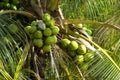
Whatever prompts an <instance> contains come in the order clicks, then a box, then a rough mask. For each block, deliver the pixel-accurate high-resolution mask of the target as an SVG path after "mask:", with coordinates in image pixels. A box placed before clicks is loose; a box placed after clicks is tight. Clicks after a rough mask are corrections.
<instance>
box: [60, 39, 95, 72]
mask: <svg viewBox="0 0 120 80" xmlns="http://www.w3.org/2000/svg"><path fill="white" fill-rule="evenodd" d="M60 44H61V47H62V48H64V49H65V50H67V51H66V52H67V54H68V55H69V56H70V57H71V58H72V60H73V61H74V62H75V64H76V65H78V66H79V67H80V68H81V69H83V70H86V69H87V68H88V64H87V62H88V61H89V60H91V59H93V58H94V54H93V53H91V52H89V51H88V50H87V48H86V46H85V45H84V44H78V43H77V42H76V41H74V40H70V39H68V38H64V39H62V40H61V42H60Z"/></svg>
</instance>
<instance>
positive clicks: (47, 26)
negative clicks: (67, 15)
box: [24, 13, 59, 52]
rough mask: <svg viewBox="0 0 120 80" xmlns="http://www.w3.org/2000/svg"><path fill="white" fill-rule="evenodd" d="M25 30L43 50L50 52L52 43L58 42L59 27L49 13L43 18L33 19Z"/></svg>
mask: <svg viewBox="0 0 120 80" xmlns="http://www.w3.org/2000/svg"><path fill="white" fill-rule="evenodd" d="M24 30H25V32H26V33H27V35H28V36H29V37H30V39H31V40H32V41H33V45H34V46H35V47H37V48H40V49H41V50H43V52H50V51H51V49H52V44H55V43H57V34H58V33H59V28H58V27H57V26H56V25H55V21H54V19H52V17H51V16H50V14H48V13H46V14H44V15H43V17H42V20H37V21H32V22H31V24H30V25H28V26H26V27H25V28H24Z"/></svg>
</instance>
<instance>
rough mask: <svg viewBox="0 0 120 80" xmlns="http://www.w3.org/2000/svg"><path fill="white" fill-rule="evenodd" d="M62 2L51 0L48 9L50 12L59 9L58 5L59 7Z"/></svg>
mask: <svg viewBox="0 0 120 80" xmlns="http://www.w3.org/2000/svg"><path fill="white" fill-rule="evenodd" d="M60 1H61V0H50V1H49V3H48V6H47V8H48V9H49V10H50V11H54V10H56V9H57V8H58V5H59V2H60Z"/></svg>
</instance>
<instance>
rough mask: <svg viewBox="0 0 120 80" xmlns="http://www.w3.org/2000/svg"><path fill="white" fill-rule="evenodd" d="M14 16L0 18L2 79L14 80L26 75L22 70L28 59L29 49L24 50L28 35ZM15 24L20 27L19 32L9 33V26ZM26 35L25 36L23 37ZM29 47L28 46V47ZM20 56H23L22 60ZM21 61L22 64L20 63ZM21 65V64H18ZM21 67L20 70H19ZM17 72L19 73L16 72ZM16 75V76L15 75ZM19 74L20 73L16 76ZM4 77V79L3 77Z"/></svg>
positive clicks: (0, 77) (0, 76)
mask: <svg viewBox="0 0 120 80" xmlns="http://www.w3.org/2000/svg"><path fill="white" fill-rule="evenodd" d="M10 17H12V16H7V15H2V16H0V37H1V39H0V46H1V47H0V60H1V62H2V63H3V67H4V68H3V69H1V71H0V73H1V74H2V75H0V79H2V80H3V79H7V80H13V79H12V78H13V77H14V76H15V78H18V77H23V78H25V75H23V74H24V73H23V72H22V70H21V68H22V66H23V64H24V63H25V61H22V62H21V60H24V59H23V58H24V57H25V59H26V55H24V54H26V53H27V51H28V49H26V48H25V50H23V48H24V47H23V46H25V44H26V42H28V40H27V36H26V33H25V32H24V31H23V26H22V24H21V23H20V22H19V21H15V20H13V19H12V18H10ZM10 24H15V25H17V27H18V32H17V33H16V34H14V33H11V32H10V31H9V25H10ZM23 34H24V35H23ZM28 44H29V43H28ZM27 47H28V45H27ZM23 52H24V53H23ZM20 56H23V57H21V58H20ZM19 60H20V63H19ZM18 63H19V64H18ZM19 67H20V68H19ZM16 68H17V69H16ZM16 71H17V72H16ZM14 73H15V75H14ZM17 73H20V74H19V75H17V76H16V74H17ZM3 76H4V77H3Z"/></svg>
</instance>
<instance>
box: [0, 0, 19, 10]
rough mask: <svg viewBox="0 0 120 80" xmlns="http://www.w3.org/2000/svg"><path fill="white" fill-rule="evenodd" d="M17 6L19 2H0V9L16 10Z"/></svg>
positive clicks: (8, 0) (6, 0)
mask: <svg viewBox="0 0 120 80" xmlns="http://www.w3.org/2000/svg"><path fill="white" fill-rule="evenodd" d="M18 4H19V0H1V1H0V9H4V10H9V9H10V10H11V9H12V10H17V5H18Z"/></svg>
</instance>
